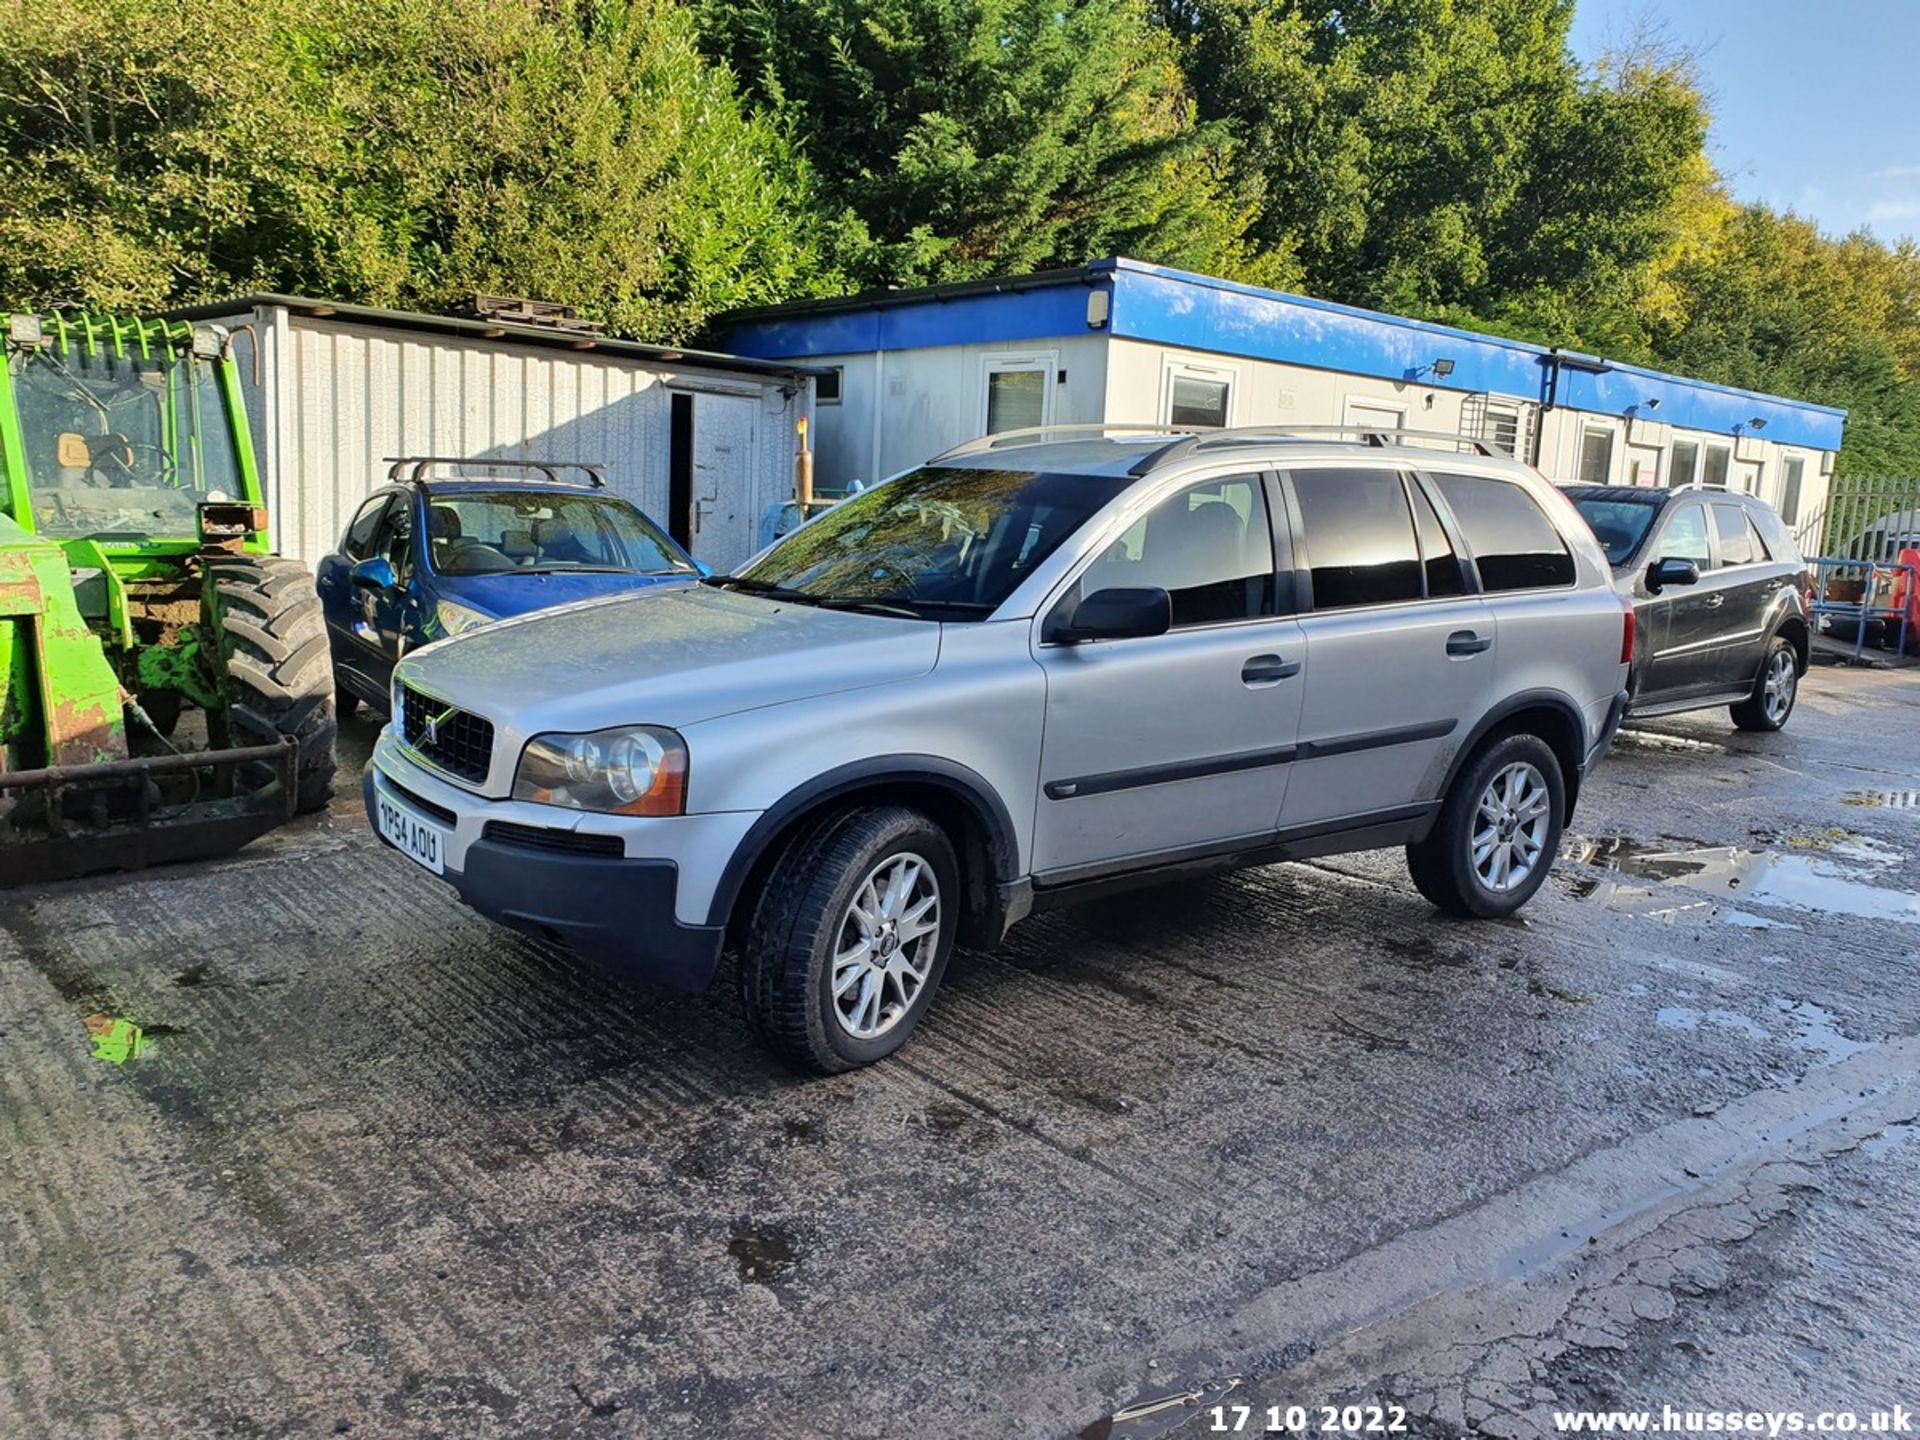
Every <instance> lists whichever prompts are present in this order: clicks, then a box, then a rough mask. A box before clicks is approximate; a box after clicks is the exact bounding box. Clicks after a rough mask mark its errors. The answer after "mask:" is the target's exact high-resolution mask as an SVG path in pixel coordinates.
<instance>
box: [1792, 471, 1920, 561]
mask: <svg viewBox="0 0 1920 1440" xmlns="http://www.w3.org/2000/svg"><path fill="white" fill-rule="evenodd" d="M1793 538H1794V543H1796V544H1797V545H1798V546H1799V547H1800V553H1801V554H1803V555H1806V556H1810V557H1811V556H1814V555H1830V556H1834V557H1836V558H1844V559H1848V560H1894V559H1897V558H1898V557H1899V552H1900V551H1901V550H1903V549H1909V548H1913V547H1916V546H1920V475H1905V476H1888V475H1836V476H1834V477H1833V479H1832V480H1831V481H1829V482H1828V486H1827V496H1826V500H1825V501H1824V502H1823V503H1822V504H1820V505H1819V506H1816V507H1815V508H1814V509H1812V510H1810V511H1809V512H1808V513H1806V514H1805V515H1802V516H1801V517H1800V519H1799V521H1798V522H1797V523H1796V524H1795V526H1794V537H1793Z"/></svg>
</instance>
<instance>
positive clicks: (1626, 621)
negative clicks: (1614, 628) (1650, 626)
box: [1620, 600, 1640, 665]
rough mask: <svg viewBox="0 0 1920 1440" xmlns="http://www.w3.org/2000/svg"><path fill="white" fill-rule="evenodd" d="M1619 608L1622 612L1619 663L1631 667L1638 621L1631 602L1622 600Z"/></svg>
mask: <svg viewBox="0 0 1920 1440" xmlns="http://www.w3.org/2000/svg"><path fill="white" fill-rule="evenodd" d="M1620 608H1621V612H1622V613H1621V616H1620V663H1621V664H1622V665H1631V664H1632V663H1633V635H1634V630H1635V628H1636V627H1637V626H1638V625H1639V623H1640V621H1639V617H1637V616H1636V615H1635V614H1634V613H1633V603H1632V602H1631V601H1626V600H1623V601H1622V602H1621V607H1620Z"/></svg>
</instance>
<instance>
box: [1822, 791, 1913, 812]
mask: <svg viewBox="0 0 1920 1440" xmlns="http://www.w3.org/2000/svg"><path fill="white" fill-rule="evenodd" d="M1840 803H1841V804H1842V805H1852V806H1854V807H1856V808H1858V809H1861V810H1920V790H1849V791H1848V792H1847V793H1846V794H1844V795H1842V796H1841V797H1840Z"/></svg>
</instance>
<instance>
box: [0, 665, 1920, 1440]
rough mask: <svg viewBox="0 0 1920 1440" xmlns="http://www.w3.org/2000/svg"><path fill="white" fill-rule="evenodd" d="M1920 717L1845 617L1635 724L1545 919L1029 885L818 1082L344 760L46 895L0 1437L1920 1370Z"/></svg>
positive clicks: (1398, 900)
mask: <svg viewBox="0 0 1920 1440" xmlns="http://www.w3.org/2000/svg"><path fill="white" fill-rule="evenodd" d="M1916 719H1920V677H1916V676H1913V675H1910V674H1890V673H1887V672H1879V671H1864V670H1851V669H1848V670H1820V671H1816V672H1815V673H1814V674H1813V675H1812V676H1811V677H1810V678H1809V680H1808V682H1807V685H1806V687H1805V689H1804V692H1803V696H1802V700H1801V705H1800V710H1799V712H1798V713H1797V714H1796V715H1795V717H1794V720H1793V723H1792V724H1791V725H1790V726H1789V728H1788V729H1787V730H1786V731H1785V732H1783V733H1782V734H1780V735H1777V736H1755V735H1745V734H1740V733H1738V732H1735V731H1734V730H1732V729H1731V727H1730V726H1729V725H1727V723H1726V722H1725V717H1724V715H1723V714H1720V713H1718V712H1715V713H1709V714H1706V715H1702V716H1698V717H1680V718H1677V719H1670V720H1663V721H1659V722H1653V723H1649V724H1647V725H1641V726H1636V727H1634V729H1633V730H1632V731H1630V732H1629V734H1628V736H1627V737H1625V739H1624V740H1623V743H1622V745H1621V746H1620V747H1619V749H1618V751H1617V752H1616V754H1615V756H1614V757H1613V758H1612V759H1611V760H1610V761H1609V762H1608V763H1607V764H1606V765H1605V766H1604V767H1603V768H1602V769H1601V771H1600V772H1598V774H1597V775H1596V776H1595V777H1594V779H1593V780H1592V781H1591V783H1590V784H1589V786H1588V787H1587V791H1586V793H1585V795H1584V796H1583V797H1582V801H1581V810H1580V814H1579V815H1578V816H1577V817H1576V823H1575V826H1574V829H1575V832H1576V835H1575V837H1574V838H1570V839H1569V841H1568V843H1567V845H1566V847H1565V849H1564V852H1563V857H1562V861H1561V864H1560V866H1559V868H1558V870H1557V871H1556V874H1555V877H1554V879H1553V881H1552V882H1551V883H1550V884H1549V885H1548V886H1547V888H1546V889H1545V890H1543V891H1542V893H1541V895H1540V896H1539V898H1538V899H1537V900H1536V902H1535V903H1534V904H1533V905H1532V906H1530V907H1529V909H1528V910H1527V911H1526V912H1525V913H1524V914H1523V916H1522V917H1520V918H1518V919H1516V920H1514V921H1512V922H1507V923H1502V924H1468V923H1459V922H1452V921H1447V920H1444V919H1442V918H1440V917H1438V916H1436V915H1435V914H1434V912H1432V911H1431V910H1430V909H1429V908H1427V907H1426V906H1425V905H1424V904H1422V903H1421V902H1420V901H1419V899H1418V897H1417V896H1415V895H1414V894H1413V892H1412V890H1411V887H1410V886H1409V884H1408V882H1407V880H1406V877H1405V871H1404V868H1403V866H1402V864H1401V862H1400V859H1399V856H1398V855H1397V854H1391V853H1383V854H1372V855H1364V856H1348V857H1339V858H1335V859H1330V860H1326V861H1320V862H1314V863H1310V864H1298V865H1286V866H1278V867H1274V868H1271V869H1268V870H1262V871H1256V872H1248V873H1245V874H1242V875H1238V876H1233V877H1229V878H1225V879H1218V880H1213V881H1208V882H1204V883H1198V884H1188V885H1182V886H1178V887H1174V888H1171V889H1167V890H1163V891H1156V892H1143V893H1141V894H1139V895H1135V896H1131V897H1128V898H1126V899H1124V900H1121V901H1116V902H1110V903H1107V904H1104V905H1102V906H1100V907H1098V908H1095V909H1090V910H1085V911H1078V912H1061V913H1055V914H1049V915H1047V916H1044V917H1041V918H1038V919H1036V920H1034V921H1031V922H1029V923H1028V924H1026V925H1023V926H1021V927H1020V928H1018V929H1017V930H1016V931H1015V932H1014V934H1013V935H1012V936H1010V937H1009V939H1008V941H1007V942H1006V944H1005V945H1003V946H1002V947H1001V948H1000V949H999V950H997V951H996V952H994V953H993V954H991V955H976V954H967V955H963V956H961V957H959V959H958V960H957V962H956V964H955V966H954V968H953V971H952V973H951V975H950V979H949V982H948V985H949V988H948V990H947V992H946V993H945V994H944V995H943V996H942V997H941V1001H940V1003H939V1004H938V1006H937V1007H936V1009H935V1011H934V1013H933V1014H932V1015H931V1016H930V1018H929V1021H928V1023H927V1025H926V1026H925V1028H924V1029H923V1031H922V1033H921V1034H920V1035H919V1036H918V1037H917V1038H916V1040H915V1041H914V1043H913V1045H912V1047H911V1048H910V1049H909V1050H907V1051H905V1052H903V1053H902V1054H901V1055H900V1056H899V1057H897V1058H896V1060H895V1061H894V1062H892V1063H889V1064H887V1065H885V1066H882V1067H879V1068H877V1069H874V1070H871V1071H866V1072H862V1073H859V1074H855V1075H849V1076H842V1077H838V1078H835V1079H831V1080H824V1081H800V1080H796V1079H794V1078H793V1077H791V1076H789V1075H788V1074H786V1073H785V1072H783V1071H781V1070H780V1069H779V1068H778V1067H777V1066H775V1065H773V1064H771V1063H770V1062H768V1061H767V1060H766V1059H765V1058H764V1057H763V1056H762V1055H761V1053H760V1052H759V1050H758V1049H757V1048H756V1047H755V1046H754V1044H753V1042H752V1040H751V1038H750V1037H749V1035H748V1034H747V1032H746V1030H745V1027H744V1025H743V1024H742V1022H741V1020H740V1019H739V1017H738V1014H737V1012H736V1010H735V1008H734V1005H733V1003H732V999H731V994H730V990H729V988H728V987H727V986H726V985H722V986H719V987H716V990H715V992H714V993H712V994H711V995H708V996H704V997H694V998H688V997H677V996H668V995H662V994H656V993H649V992H640V991H635V990H632V989H629V988H626V987H623V986H620V985H618V984H615V983H613V982H611V981H609V980H607V979H605V978H604V977H601V976H599V975H597V974H595V973H593V972H591V971H587V970H583V969H582V968H581V967H580V966H578V965H577V964H575V963H573V962H572V961H571V960H569V959H568V958H567V957H566V956H564V955H562V954H559V953H558V952H554V951H551V950H549V949H546V948H544V947H542V946H539V945H537V944H534V943H531V942H528V941H526V940H523V939H520V938H518V937H516V936H513V935H511V934H508V933H506V932H504V931H501V930H498V929H496V928H494V927H491V926H489V925H487V924H486V923H485V922H483V921H480V920H478V919H477V918H476V917H474V916H472V915H471V914H469V913H468V912H466V911H464V910H463V909H462V908H461V907H459V906H458V905H457V904H456V903H455V902H454V901H453V899H452V897H451V893H450V892H449V891H448V890H447V889H446V888H445V887H444V886H443V885H441V884H440V883H439V882H436V881H434V880H433V879H432V878H431V877H428V876H426V875H425V874H424V873H422V872H419V871H417V870H414V869H412V868H411V867H409V866H408V865H407V864H406V862H405V861H404V860H402V859H400V858H399V857H398V856H395V855H393V854H392V853H390V852H385V851H382V850H381V849H380V848H378V847H377V846H376V845H374V844H373V843H372V842H371V840H370V839H369V837H368V836H367V835H366V834H365V831H364V822H363V821H362V820H361V819H360V817H359V816H358V814H357V797H355V796H354V795H353V794H352V793H351V790H350V787H349V786H346V785H343V787H342V791H341V794H340V797H339V799H338V800H337V802H336V804H335V806H334V807H333V809H332V811H331V812H330V813H329V814H328V815H326V816H324V817H320V818H318V819H317V820H316V821H313V822H308V823H304V824H302V825H301V826H299V827H296V828H294V829H292V830H289V831H286V832H282V833H280V834H277V835H275V836H273V837H270V838H269V839H268V840H266V841H264V842H261V843H260V844H257V845H256V846H254V847H252V848H251V849H250V850H248V851H247V852H244V853H243V854H241V855H239V856H236V857H234V858H232V859H230V860H227V861H223V862H219V863H215V864H206V865H196V866H184V867H177V868H175V869H172V870H166V871H154V872H149V873H148V874H145V875H140V876H131V877H110V878H104V879H98V880H92V881H86V882H79V883H75V884H71V885H66V886H60V887H50V888H47V889H45V890H41V891H37V892H12V893H10V894H7V895H5V896H4V897H3V898H0V1436H6V1437H9V1440H10V1437H12V1436H14V1435H24V1436H36V1437H37V1436H42V1435H46V1436H68V1435H72V1436H87V1437H92V1436H98V1435H115V1436H117V1435H126V1436H136V1435H138V1436H147V1435H169V1436H171V1435H176V1434H177V1435H234V1436H242V1435H245V1436H269V1435H271V1436H280V1435H316V1434H332V1433H348V1432H349V1431H351V1432H352V1433H355V1434H366V1435H407V1436H413V1435H422V1436H425V1435H435V1436H438V1435H450V1436H468V1435H474V1436H494V1435H498V1436H513V1437H543V1436H568V1437H572V1436H583V1437H597V1436H609V1437H612V1436H620V1437H626V1436H647V1437H651V1436H655V1435H668V1434H681V1433H685V1434H694V1435H718V1436H735V1435H738V1436H762V1435H779V1436H783V1437H787V1436H797V1437H811V1436H818V1437H829V1436H831V1437H836V1440H839V1437H868V1436H871V1437H892V1436H901V1435H908V1434H912V1435H929V1436H940V1437H971V1436H980V1437H992V1440H1004V1437H1010V1436H1026V1435H1032V1436H1072V1435H1082V1434H1085V1435H1094V1434H1100V1435H1105V1436H1108V1437H1119V1436H1122V1435H1130V1436H1134V1437H1136V1440H1141V1437H1146V1436H1149V1435H1170V1434H1179V1435H1182V1436H1186V1435H1190V1434H1191V1435H1200V1434H1204V1433H1218V1432H1210V1431H1209V1429H1208V1427H1209V1425H1210V1423H1211V1422H1210V1419H1209V1417H1208V1415H1207V1414H1206V1410H1207V1407H1208V1406H1210V1405H1211V1404H1213V1403H1216V1402H1217V1401H1219V1400H1220V1399H1221V1398H1222V1397H1223V1396H1224V1395H1227V1394H1229V1393H1231V1394H1232V1395H1234V1396H1235V1397H1236V1398H1244V1399H1246V1400H1247V1401H1248V1403H1249V1404H1253V1405H1256V1407H1264V1406H1265V1405H1266V1404H1269V1403H1273V1404H1281V1403H1284V1404H1292V1403H1299V1404H1302V1405H1308V1406H1314V1405H1319V1404H1321V1403H1334V1402H1341V1403H1345V1402H1346V1401H1348V1400H1352V1399H1355V1398H1364V1397H1368V1396H1372V1397H1374V1398H1377V1399H1380V1400H1391V1401H1393V1403H1396V1404H1400V1405H1403V1406H1406V1407H1408V1409H1409V1412H1410V1414H1411V1416H1412V1418H1413V1423H1414V1428H1415V1429H1416V1430H1418V1431H1419V1432H1420V1433H1430V1434H1434V1433H1447V1434H1452V1433H1460V1432H1463V1431H1466V1430H1476V1429H1477V1430H1483V1431H1486V1432H1488V1433H1499V1434H1532V1433H1549V1432H1550V1429H1551V1426H1550V1423H1549V1420H1548V1418H1547V1417H1548V1413H1549V1412H1550V1410H1551V1409H1552V1408H1553V1406H1554V1405H1555V1404H1556V1403H1560V1402H1564V1403H1566V1404H1581V1403H1588V1402H1593V1403H1598V1401H1599V1399H1601V1398H1604V1397H1605V1396H1609V1395H1611V1396H1617V1397H1625V1399H1624V1400H1623V1403H1625V1401H1626V1400H1638V1401H1644V1400H1646V1399H1648V1397H1652V1403H1654V1404H1655V1405H1656V1406H1657V1405H1658V1403H1660V1401H1661V1400H1663V1399H1664V1400H1671V1401H1672V1402H1673V1403H1675V1404H1683V1403H1684V1404H1696V1405H1699V1406H1703V1407H1705V1406H1723V1407H1724V1408H1737V1406H1738V1405H1739V1402H1740V1401H1741V1399H1742V1397H1743V1396H1746V1395H1749V1394H1751V1395H1756V1396H1757V1395H1760V1394H1762V1393H1764V1394H1765V1395H1768V1396H1775V1397H1791V1398H1797V1399H1799V1400H1802V1401H1804V1402H1805V1404H1806V1407H1807V1408H1809V1409H1820V1408H1827V1409H1832V1408H1851V1407H1853V1406H1856V1405H1866V1404H1868V1403H1871V1402H1872V1401H1873V1400H1874V1399H1875V1398H1877V1397H1879V1396H1881V1395H1882V1394H1891V1393H1892V1392H1893V1391H1894V1390H1895V1389H1897V1388H1898V1386H1899V1385H1900V1384H1902V1383H1904V1382H1905V1381H1906V1380H1908V1379H1910V1378H1911V1376H1912V1375H1914V1374H1920V1341H1916V1340H1915V1338H1914V1336H1915V1332H1914V1331H1913V1329H1912V1327H1911V1326H1910V1325H1907V1326H1905V1328H1904V1339H1903V1338H1902V1333H1901V1331H1900V1326H1899V1324H1898V1323H1897V1321H1896V1317H1898V1316H1899V1315H1902V1314H1905V1315H1909V1316H1910V1314H1911V1310H1910V1309H1904V1308H1903V1306H1905V1305H1910V1303H1911V1302H1912V1300H1914V1299H1915V1298H1920V1297H1916V1296H1915V1294H1914V1287H1915V1283H1916V1282H1915V1281H1914V1280H1913V1278H1912V1277H1913V1276H1914V1275H1915V1274H1920V1265H1916V1264H1915V1261H1916V1260H1917V1259H1920V1253H1917V1252H1916V1248H1915V1247H1916V1246H1917V1245H1920V1237H1916V1234H1915V1225H1914V1222H1913V1219H1912V1217H1913V1216H1914V1215H1916V1214H1920V1145H1913V1144H1910V1143H1907V1137H1908V1136H1910V1135H1911V1134H1912V1133H1913V1131H1914V1129H1915V1128H1916V1127H1915V1117H1916V1115H1920V1076H1917V1075H1916V1069H1917V1068H1920V1067H1917V1066H1916V1057H1920V1041H1916V1040H1915V1039H1914V1037H1915V1036H1916V1034H1920V984H1916V981H1917V980H1920V973H1917V972H1920V955H1917V954H1916V952H1917V951H1920V928H1916V926H1915V924H1914V923H1913V922H1914V921H1915V920H1916V919H1920V899H1917V898H1916V896H1920V810H1915V809H1913V808H1911V807H1903V806H1900V805H1895V804H1881V803H1860V802H1859V801H1858V798H1857V797H1858V796H1859V795H1861V794H1862V793H1872V794H1879V793H1882V792H1883V790H1884V792H1885V793H1889V794H1895V793H1900V792H1901V791H1902V790H1903V789H1905V788H1906V787H1911V786H1914V785H1920V726H1916V724H1915V721H1916ZM371 735H372V727H371V726H370V725H368V724H366V723H365V722H363V721H355V722H352V724H351V725H350V727H349V733H348V739H349V742H350V745H351V746H352V747H355V754H356V760H358V759H361V758H364V754H365V752H366V748H367V747H368V745H369V744H370V740H371ZM103 1022H104V1024H105V1027H106V1028H104V1029H103V1028H102V1024H103ZM116 1024H117V1025H122V1026H124V1027H127V1028H126V1029H121V1030H115V1029H113V1028H112V1027H113V1026H114V1025H116ZM132 1031H137V1032H138V1037H139V1043H138V1046H137V1053H136V1046H135V1044H134V1041H133V1037H132V1035H131V1033H130V1032H132ZM116 1035H117V1036H118V1037H119V1040H120V1042H124V1043H121V1044H120V1045H119V1048H118V1050H117V1051H115V1053H116V1054H117V1055H118V1058H117V1059H115V1058H113V1055H100V1056H97V1055H96V1052H97V1050H98V1049H99V1048H101V1047H100V1042H101V1041H102V1040H103V1039H105V1040H107V1041H108V1044H107V1047H106V1048H107V1049H109V1050H110V1051H113V1050H114V1043H115V1042H114V1041H113V1037H114V1036H116ZM1883 1272H1884V1273H1883ZM1822 1305H1826V1306H1828V1307H1830V1313H1829V1312H1825V1311H1822V1310H1821V1309H1820V1308H1819V1307H1820V1306H1822ZM1882 1319H1884V1320H1886V1321H1887V1323H1889V1324H1891V1325H1893V1327H1894V1329H1893V1333H1882V1331H1881V1330H1878V1329H1871V1328H1870V1326H1871V1325H1872V1324H1873V1323H1877V1322H1878V1321H1880V1320H1882ZM1476 1327H1479V1328H1477V1329H1476ZM1470 1337H1471V1338H1470ZM1687 1346H1691V1347H1692V1348H1691V1349H1687V1348H1683V1347H1687ZM1907 1398H1908V1399H1909V1400H1911V1399H1912V1398H1913V1397H1912V1396H1911V1395H1909V1396H1908V1397H1907ZM1168 1402H1171V1403H1168ZM1255 1433H1257V1432H1255Z"/></svg>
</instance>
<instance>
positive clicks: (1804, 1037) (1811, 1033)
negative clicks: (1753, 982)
mask: <svg viewBox="0 0 1920 1440" xmlns="http://www.w3.org/2000/svg"><path fill="white" fill-rule="evenodd" d="M1773 1008H1774V1010H1775V1011H1776V1012H1777V1013H1779V1014H1780V1015H1782V1016H1784V1017H1786V1020H1787V1023H1788V1024H1790V1025H1791V1026H1793V1028H1794V1032H1795V1033H1794V1034H1793V1035H1792V1036H1790V1037H1789V1038H1790V1039H1791V1040H1792V1041H1793V1043H1794V1044H1796V1045H1798V1046H1799V1047H1800V1048H1801V1049H1803V1050H1815V1051H1818V1052H1819V1054H1820V1059H1819V1061H1818V1062H1817V1063H1818V1064H1821V1065H1832V1064H1834V1063H1835V1062H1837V1061H1840V1060H1844V1059H1846V1058H1847V1057H1848V1056H1849V1055H1858V1054H1859V1053H1860V1052H1861V1051H1862V1050H1870V1049H1872V1048H1873V1042H1872V1041H1870V1040H1855V1039H1853V1038H1852V1037H1851V1036H1849V1035H1847V1034H1845V1033H1844V1032H1843V1031H1842V1030H1841V1029H1840V1024H1839V1022H1838V1021H1837V1020H1835V1019H1834V1018H1833V1012H1832V1011H1830V1010H1827V1009H1825V1008H1824V1007H1822V1006H1819V1005H1816V1004H1814V1003H1813V1002H1812V1001H1811V1000H1788V999H1785V998H1783V997H1775V999H1774V1002H1773Z"/></svg>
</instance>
